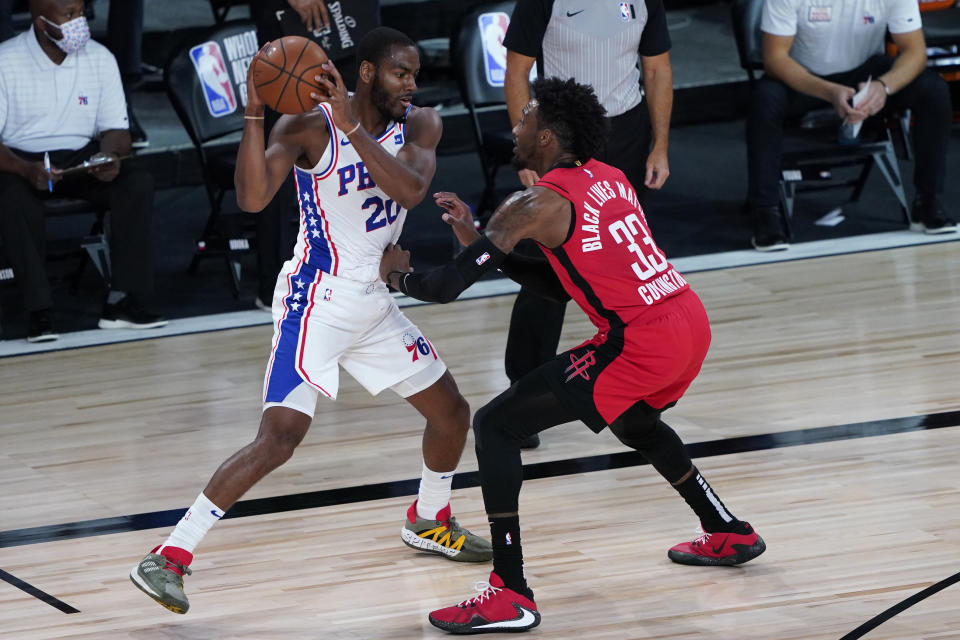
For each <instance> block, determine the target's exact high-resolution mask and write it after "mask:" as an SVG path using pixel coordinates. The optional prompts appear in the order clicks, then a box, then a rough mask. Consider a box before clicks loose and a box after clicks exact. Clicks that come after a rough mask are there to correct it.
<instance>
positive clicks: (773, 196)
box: [747, 76, 826, 251]
mask: <svg viewBox="0 0 960 640" xmlns="http://www.w3.org/2000/svg"><path fill="white" fill-rule="evenodd" d="M818 106H826V103H825V102H823V101H821V100H817V99H816V98H813V97H810V96H806V95H803V94H801V93H798V92H796V91H794V90H792V89H790V88H789V87H788V86H787V85H785V84H784V83H782V82H780V81H779V80H775V79H773V78H771V77H769V76H763V77H762V78H760V79H758V80H757V81H756V83H755V84H754V87H753V92H752V94H751V96H750V109H749V112H748V114H747V209H748V211H749V215H750V217H751V221H752V223H753V226H754V232H753V238H752V240H751V242H752V244H753V246H754V248H756V249H757V250H758V251H775V250H778V249H786V248H787V247H788V246H789V245H788V244H787V237H786V231H785V229H784V227H783V220H782V216H781V212H780V194H779V192H778V184H779V181H780V158H781V156H782V153H783V148H782V147H783V124H784V121H785V120H787V119H788V118H790V117H796V116H799V115H801V114H803V113H805V112H807V111H810V110H812V109H815V108H817V107H818Z"/></svg>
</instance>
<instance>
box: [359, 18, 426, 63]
mask: <svg viewBox="0 0 960 640" xmlns="http://www.w3.org/2000/svg"><path fill="white" fill-rule="evenodd" d="M394 46H401V47H413V48H414V49H416V48H417V43H416V42H414V41H413V40H411V39H410V37H409V36H408V35H407V34H405V33H403V32H402V31H397V30H396V29H391V28H390V27H377V28H375V29H371V30H370V31H368V32H367V34H366V35H364V36H363V37H362V38H360V43H359V44H358V45H357V69H359V68H360V63H361V62H363V61H364V60H366V61H367V62H372V63H373V64H379V63H380V61H381V60H382V59H383V58H386V57H387V56H388V55H390V50H391V49H392V48H393V47H394ZM418 51H419V49H418Z"/></svg>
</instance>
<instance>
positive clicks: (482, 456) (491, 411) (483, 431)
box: [473, 371, 577, 514]
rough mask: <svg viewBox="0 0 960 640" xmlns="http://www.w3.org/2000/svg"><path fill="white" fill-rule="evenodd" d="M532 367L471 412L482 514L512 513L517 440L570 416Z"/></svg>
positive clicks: (518, 476)
mask: <svg viewBox="0 0 960 640" xmlns="http://www.w3.org/2000/svg"><path fill="white" fill-rule="evenodd" d="M576 419H577V418H576V416H574V415H573V413H572V412H571V411H569V410H568V409H567V408H566V407H565V406H564V405H563V403H561V402H560V400H559V399H558V398H557V397H556V396H555V395H554V394H553V391H551V390H550V388H549V386H548V385H547V381H546V379H544V377H543V376H542V375H541V374H540V373H539V372H538V371H534V372H532V373H530V374H528V375H526V376H524V377H523V378H522V379H520V380H519V381H518V382H517V383H516V384H514V385H512V386H511V387H510V388H509V389H507V390H506V391H504V392H503V393H501V394H500V395H499V396H497V397H496V398H494V399H493V400H491V401H490V402H489V403H487V404H486V405H484V406H483V407H481V408H480V410H479V411H477V412H476V414H475V415H474V417H473V434H474V440H475V442H476V452H477V463H478V464H479V467H480V485H481V489H482V491H483V503H484V506H485V507H486V510H487V513H500V514H503V513H516V512H517V508H518V499H519V495H520V485H521V484H522V483H523V464H522V462H521V460H520V441H521V440H523V439H524V438H527V437H528V436H530V435H533V434H534V433H539V432H540V431H543V430H544V429H547V428H549V427H553V426H556V425H558V424H563V423H565V422H570V421H572V420H576Z"/></svg>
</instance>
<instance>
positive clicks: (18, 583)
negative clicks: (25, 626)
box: [0, 569, 80, 613]
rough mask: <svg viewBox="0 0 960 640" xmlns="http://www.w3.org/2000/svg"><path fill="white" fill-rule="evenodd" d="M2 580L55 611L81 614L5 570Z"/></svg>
mask: <svg viewBox="0 0 960 640" xmlns="http://www.w3.org/2000/svg"><path fill="white" fill-rule="evenodd" d="M0 580H3V581H4V582H7V583H9V584H12V585H13V586H15V587H16V588H17V589H20V590H21V591H23V592H25V593H27V594H29V595H31V596H33V597H34V598H36V599H38V600H42V601H44V602H46V603H47V604H48V605H50V606H51V607H53V608H54V609H59V610H60V611H62V612H63V613H80V609H77V608H75V607H71V606H70V605H69V604H67V603H66V602H64V601H63V600H61V599H59V598H57V597H56V596H52V595H50V594H49V593H47V592H46V591H43V590H41V589H38V588H36V587H35V586H33V585H32V584H30V583H29V582H27V581H25V580H21V579H20V578H18V577H17V576H15V575H13V574H10V573H7V572H6V571H4V570H3V569H0Z"/></svg>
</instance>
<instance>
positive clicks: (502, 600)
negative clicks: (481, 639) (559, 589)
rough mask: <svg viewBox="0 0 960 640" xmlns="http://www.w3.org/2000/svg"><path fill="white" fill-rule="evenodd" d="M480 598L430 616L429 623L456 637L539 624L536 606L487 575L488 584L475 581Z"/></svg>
mask: <svg viewBox="0 0 960 640" xmlns="http://www.w3.org/2000/svg"><path fill="white" fill-rule="evenodd" d="M476 589H477V591H479V592H480V595H477V596H474V597H472V598H469V599H467V600H464V601H463V602H461V603H460V604H455V605H453V606H452V607H446V608H444V609H437V610H436V611H434V612H432V613H431V614H430V624H432V625H433V626H435V627H437V628H438V629H443V630H444V631H449V632H450V633H456V634H468V633H499V632H503V631H526V630H527V629H533V628H534V627H535V626H537V625H538V624H540V612H539V611H537V605H536V603H535V602H534V601H533V600H531V599H530V598H527V597H525V596H522V595H520V594H519V593H517V592H516V591H512V590H511V589H507V588H506V587H504V586H503V580H501V579H500V576H498V575H497V574H495V573H493V572H492V571H491V572H490V582H478V583H477V585H476Z"/></svg>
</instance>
